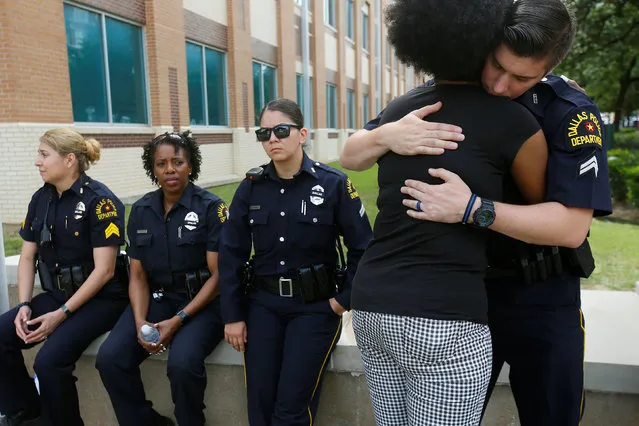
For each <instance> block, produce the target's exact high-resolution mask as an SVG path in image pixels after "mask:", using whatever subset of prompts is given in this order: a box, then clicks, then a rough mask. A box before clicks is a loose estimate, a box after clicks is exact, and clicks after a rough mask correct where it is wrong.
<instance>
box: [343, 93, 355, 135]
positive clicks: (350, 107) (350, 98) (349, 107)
mask: <svg viewBox="0 0 639 426" xmlns="http://www.w3.org/2000/svg"><path fill="white" fill-rule="evenodd" d="M356 110H357V98H356V97H355V90H352V89H346V128H347V129H355V128H356V126H357V116H356Z"/></svg>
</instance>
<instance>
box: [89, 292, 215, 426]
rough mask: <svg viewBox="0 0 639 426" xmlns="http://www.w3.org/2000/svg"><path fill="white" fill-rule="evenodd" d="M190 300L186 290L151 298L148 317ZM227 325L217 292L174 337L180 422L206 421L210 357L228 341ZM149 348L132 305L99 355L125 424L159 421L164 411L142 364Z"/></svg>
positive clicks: (170, 372) (171, 372)
mask: <svg viewBox="0 0 639 426" xmlns="http://www.w3.org/2000/svg"><path fill="white" fill-rule="evenodd" d="M187 303H188V300H187V298H186V297H185V296H184V295H180V294H175V293H165V294H164V297H163V299H162V301H156V300H155V299H153V298H151V301H150V303H149V311H148V314H147V317H146V319H147V321H148V322H150V323H158V322H160V321H163V320H165V319H168V318H171V317H173V316H174V315H175V313H176V312H178V311H179V310H180V309H182V308H183V307H184V306H186V304H187ZM223 335H224V328H223V324H222V319H221V317H220V298H219V297H217V298H215V299H214V300H213V301H211V303H210V304H208V305H207V306H206V307H205V308H204V309H202V310H201V311H200V312H198V313H197V315H194V316H193V317H192V318H191V319H190V321H189V322H188V323H186V324H185V325H184V326H182V328H180V329H179V330H178V331H177V332H176V333H175V335H174V336H173V341H172V342H171V346H170V349H169V357H168V362H167V376H168V377H169V381H170V382H171V396H172V398H173V403H174V404H175V411H174V414H175V418H176V419H177V421H178V423H179V424H180V425H185V426H197V425H203V424H204V422H205V419H204V412H203V410H204V391H205V390H206V369H205V366H204V359H205V358H206V357H207V356H208V355H209V354H210V353H211V352H212V351H213V349H215V347H216V346H217V344H218V343H219V342H220V340H222V338H223ZM148 357H149V353H148V352H146V351H145V350H144V348H143V347H142V346H140V344H139V343H138V340H137V330H136V327H135V319H134V317H133V310H132V308H131V306H128V307H127V308H126V310H125V311H124V313H123V314H122V317H120V320H119V321H118V323H117V324H116V325H115V327H114V328H113V331H111V334H109V337H108V338H107V340H106V341H105V342H104V343H103V344H102V346H101V347H100V350H99V351H98V356H97V359H96V368H97V369H98V370H99V372H100V377H101V378H102V383H104V387H105V388H106V390H107V392H108V393H109V397H110V398H111V403H112V404H113V409H114V410H115V415H116V417H117V419H118V423H119V424H120V426H155V425H157V424H159V421H158V419H159V418H160V414H158V413H157V412H156V411H155V410H154V409H153V404H152V403H151V401H148V400H147V399H146V395H145V392H144V385H143V383H142V378H141V375H140V364H141V363H142V361H144V360H145V359H146V358H148Z"/></svg>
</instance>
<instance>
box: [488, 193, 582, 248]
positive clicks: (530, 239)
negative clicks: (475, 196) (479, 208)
mask: <svg viewBox="0 0 639 426" xmlns="http://www.w3.org/2000/svg"><path fill="white" fill-rule="evenodd" d="M592 214H593V211H592V209H583V208H577V207H566V206H564V205H563V204H560V203H557V202H548V203H541V204H535V205H532V206H516V205H512V204H504V203H499V202H496V203H495V222H494V223H493V224H492V225H491V226H490V229H492V230H493V231H496V232H499V233H501V234H504V235H507V236H509V237H512V238H515V239H518V240H521V241H524V242H526V243H530V244H539V245H549V246H563V247H571V248H575V247H578V246H579V245H580V244H581V243H583V242H584V240H585V239H586V236H587V234H588V229H589V228H590V224H591V223H592Z"/></svg>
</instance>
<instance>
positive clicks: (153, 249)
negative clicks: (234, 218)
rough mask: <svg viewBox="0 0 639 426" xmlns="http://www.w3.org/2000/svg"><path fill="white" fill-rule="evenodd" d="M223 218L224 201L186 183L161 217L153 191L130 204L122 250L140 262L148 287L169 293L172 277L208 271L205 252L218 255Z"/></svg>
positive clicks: (160, 199)
mask: <svg viewBox="0 0 639 426" xmlns="http://www.w3.org/2000/svg"><path fill="white" fill-rule="evenodd" d="M227 216H228V209H227V207H226V204H225V203H224V201H222V200H221V199H220V198H219V197H218V196H216V195H214V194H212V193H210V192H209V191H207V190H205V189H202V188H200V187H199V186H196V185H194V184H193V183H189V184H188V185H187V187H186V188H185V189H184V193H183V194H182V197H180V199H179V200H178V201H177V202H176V203H175V204H174V205H173V207H172V208H171V211H170V212H169V214H168V215H167V216H166V219H165V217H164V207H163V194H162V190H161V189H158V190H156V191H153V192H150V193H148V194H146V195H145V196H144V197H142V198H141V199H139V200H138V201H137V202H135V204H133V208H132V209H131V215H130V216H129V223H128V226H127V237H128V240H129V246H128V250H127V252H128V254H129V257H131V258H132V259H136V260H139V261H140V262H141V263H142V267H143V268H144V270H145V271H146V273H147V275H148V280H149V285H151V286H152V288H164V289H167V291H170V289H171V287H172V286H173V274H178V273H184V272H195V271H198V270H201V269H208V265H207V261H206V252H207V251H210V252H218V251H219V248H220V237H221V231H222V227H223V225H224V224H225V223H226V221H227Z"/></svg>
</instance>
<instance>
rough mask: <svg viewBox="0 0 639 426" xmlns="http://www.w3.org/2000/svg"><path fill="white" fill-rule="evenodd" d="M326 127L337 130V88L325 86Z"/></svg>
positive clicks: (329, 85)
mask: <svg viewBox="0 0 639 426" xmlns="http://www.w3.org/2000/svg"><path fill="white" fill-rule="evenodd" d="M326 127H327V128H329V129H337V87H336V86H335V85H333V84H329V83H327V84H326Z"/></svg>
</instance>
